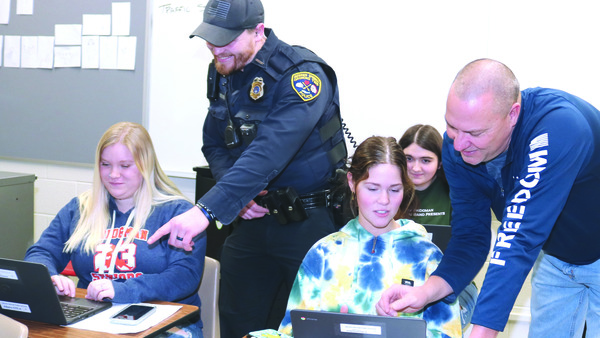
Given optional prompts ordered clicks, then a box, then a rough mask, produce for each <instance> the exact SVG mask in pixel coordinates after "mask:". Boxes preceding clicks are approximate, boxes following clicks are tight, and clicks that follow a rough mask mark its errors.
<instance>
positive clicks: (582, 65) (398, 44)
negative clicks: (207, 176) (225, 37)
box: [148, 0, 600, 176]
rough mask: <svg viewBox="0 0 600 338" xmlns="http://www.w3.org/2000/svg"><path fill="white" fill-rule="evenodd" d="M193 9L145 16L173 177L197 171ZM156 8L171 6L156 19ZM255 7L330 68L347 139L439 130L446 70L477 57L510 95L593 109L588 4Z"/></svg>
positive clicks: (596, 96)
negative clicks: (529, 90) (545, 95)
mask: <svg viewBox="0 0 600 338" xmlns="http://www.w3.org/2000/svg"><path fill="white" fill-rule="evenodd" d="M205 3H206V1H204V0H202V1H200V0H173V1H166V0H154V4H153V6H151V11H152V13H150V16H151V20H150V22H151V23H150V24H151V27H150V31H151V32H150V34H149V40H150V41H149V43H148V48H149V51H148V62H149V63H148V65H149V66H148V71H149V77H148V87H149V91H148V92H149V100H148V102H149V106H148V112H149V114H148V116H149V121H148V122H149V129H150V133H151V134H152V137H153V140H154V142H155V147H156V148H157V152H158V155H159V158H160V161H161V164H162V165H163V169H165V170H167V171H169V172H171V173H180V174H182V175H183V176H185V175H186V173H187V175H189V176H193V171H192V168H193V167H194V166H198V165H204V164H206V161H205V159H204V157H203V155H202V153H201V150H200V148H201V143H202V134H201V130H202V124H203V122H204V116H205V114H206V109H207V107H208V101H207V99H206V90H205V86H206V69H207V67H208V63H209V62H210V60H211V59H212V57H211V55H210V54H209V52H208V50H207V48H206V45H205V44H204V41H203V40H201V39H199V38H194V39H189V38H188V35H189V34H190V33H191V32H192V31H193V30H194V29H195V28H196V27H197V26H198V25H199V24H200V22H201V20H202V11H203V7H204V5H205ZM165 4H170V5H171V7H172V8H180V9H181V10H179V11H173V12H165V11H164V5H165ZM263 5H264V7H265V24H266V26H267V27H270V28H273V29H274V32H275V33H276V34H277V36H278V37H279V38H280V39H282V40H284V41H286V42H288V43H290V44H300V45H303V46H305V47H307V48H309V49H311V50H313V51H314V52H316V53H317V54H318V55H319V56H321V57H322V58H323V59H325V61H327V62H328V63H329V64H330V65H331V66H332V67H333V68H334V69H335V70H336V72H337V75H338V79H339V87H340V100H341V109H342V117H343V119H344V121H345V122H346V123H347V124H348V127H349V128H350V130H351V132H352V134H353V135H354V137H355V139H356V140H357V141H358V142H361V141H362V140H364V139H365V138H367V137H369V136H371V135H385V136H388V135H389V136H394V137H396V138H399V137H400V136H401V135H402V133H403V132H404V130H406V129H407V128H408V127H410V126H411V125H413V124H416V123H427V124H431V125H433V126H435V127H436V128H438V130H440V132H443V131H444V128H445V124H444V111H445V102H446V95H447V92H448V89H449V86H450V84H451V82H452V80H453V78H454V76H455V74H456V73H457V72H458V71H459V70H460V68H461V67H462V66H464V65H465V64H466V63H468V62H469V61H472V60H474V59H477V58H481V57H490V58H494V59H497V60H499V61H502V62H504V63H505V64H507V65H508V66H509V67H510V68H511V69H512V70H513V71H514V72H515V74H516V75H517V77H518V79H519V80H520V82H521V87H522V88H526V87H534V86H543V87H553V88H558V89H563V90H566V91H570V92H572V93H573V94H575V95H578V96H580V97H582V98H584V99H586V100H588V101H589V102H591V103H592V104H594V105H596V106H597V107H600V81H598V79H600V62H599V60H600V39H599V38H598V34H599V33H600V20H598V19H597V15H598V13H599V11H598V10H599V9H600V5H598V4H597V1H595V0H576V1H570V2H565V1H563V0H549V1H541V0H527V1H517V0H508V1H491V0H488V1H480V0H470V1H464V0H459V1H447V0H430V1H397V0H396V1H392V0H382V1H364V0H363V1H358V0H305V1H301V2H300V1H290V0H263ZM161 6H163V7H161ZM161 8H162V9H163V11H162V12H161V11H160V10H159V9H161ZM184 8H185V10H183V9H184Z"/></svg>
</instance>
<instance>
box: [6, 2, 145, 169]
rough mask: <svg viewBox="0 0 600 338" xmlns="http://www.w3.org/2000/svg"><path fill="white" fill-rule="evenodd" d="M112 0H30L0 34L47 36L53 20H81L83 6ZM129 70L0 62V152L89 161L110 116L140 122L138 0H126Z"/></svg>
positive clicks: (97, 9) (96, 8) (101, 8)
mask: <svg viewBox="0 0 600 338" xmlns="http://www.w3.org/2000/svg"><path fill="white" fill-rule="evenodd" d="M111 4H112V1H107V0H94V1H79V0H43V1H35V4H34V15H16V14H15V6H16V1H12V4H11V6H12V8H11V13H10V22H9V24H8V25H0V35H20V36H53V35H54V25H55V24H81V23H82V15H83V14H111V11H112V7H111ZM130 35H131V36H136V37H137V50H136V67H135V71H126V70H103V69H100V70H99V69H81V68H55V69H25V68H6V67H0V156H6V157H14V158H24V159H38V160H52V161H64V162H75V163H93V162H94V151H95V148H96V144H97V143H98V140H99V138H100V136H101V135H102V133H103V132H104V131H105V130H106V129H107V128H108V127H109V126H110V125H112V124H114V123H115V122H118V121H132V122H138V123H142V121H143V117H144V73H145V71H144V50H145V37H146V1H131V31H130Z"/></svg>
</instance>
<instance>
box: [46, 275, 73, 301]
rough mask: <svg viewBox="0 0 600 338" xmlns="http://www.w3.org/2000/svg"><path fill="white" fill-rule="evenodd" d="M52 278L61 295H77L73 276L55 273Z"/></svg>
mask: <svg viewBox="0 0 600 338" xmlns="http://www.w3.org/2000/svg"><path fill="white" fill-rule="evenodd" d="M50 278H51V279H52V284H54V289H56V293H57V294H58V295H59V296H69V297H75V282H73V280H72V279H71V278H69V277H67V276H63V275H54V276H52V277H50Z"/></svg>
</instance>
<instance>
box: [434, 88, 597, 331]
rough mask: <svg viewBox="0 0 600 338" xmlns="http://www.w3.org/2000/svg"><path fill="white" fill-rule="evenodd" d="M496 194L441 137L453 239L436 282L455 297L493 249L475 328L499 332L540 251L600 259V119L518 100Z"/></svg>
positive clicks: (576, 101)
mask: <svg viewBox="0 0 600 338" xmlns="http://www.w3.org/2000/svg"><path fill="white" fill-rule="evenodd" d="M521 96H522V102H521V113H520V116H519V120H518V122H517V124H516V126H515V129H514V130H513V133H512V137H511V141H510V145H509V148H508V150H507V152H506V163H505V165H504V167H503V168H502V172H501V173H502V185H500V184H499V183H498V182H497V181H496V180H495V179H494V178H493V177H492V176H491V175H490V174H488V172H487V169H486V165H485V163H481V164H478V165H475V166H473V165H469V164H467V163H465V162H464V161H463V160H462V158H461V155H460V153H459V152H457V151H455V150H454V145H453V140H452V139H450V138H449V137H448V136H447V135H445V136H444V148H443V155H442V159H443V166H444V170H445V173H446V177H447V179H448V183H449V185H450V198H451V200H452V208H453V212H452V223H451V225H452V239H451V241H450V244H449V245H448V248H447V250H446V252H445V254H444V258H443V259H442V262H441V263H440V265H439V267H438V269H437V270H436V271H435V273H434V275H438V276H440V277H442V278H443V279H444V280H446V281H447V282H448V283H449V284H450V286H451V287H452V289H453V290H454V291H455V293H456V294H458V293H459V292H460V291H461V290H462V289H463V288H464V287H465V286H466V285H467V284H468V283H469V282H470V281H471V280H472V279H473V278H474V277H475V276H476V274H477V273H478V272H479V270H480V268H481V267H482V265H483V263H484V262H485V260H486V258H487V256H488V253H489V245H490V241H491V229H490V223H491V212H490V209H491V210H492V211H493V212H494V214H495V215H496V217H497V219H498V220H500V222H501V223H502V224H501V227H500V228H499V230H498V236H497V241H496V242H495V244H494V247H493V252H492V254H491V257H490V262H489V263H490V264H489V268H488V271H487V274H486V278H485V282H484V284H483V286H482V289H481V293H480V295H479V298H478V301H477V306H476V308H475V313H474V315H473V318H472V320H471V322H472V323H473V324H477V325H481V326H485V327H488V328H491V329H494V330H497V331H502V330H503V329H504V326H505V325H506V322H507V321H508V317H509V315H510V311H511V309H512V307H513V304H514V302H515V299H516V298H517V295H518V294H519V291H520V290H521V286H522V284H523V282H524V281H525V278H526V277H527V275H528V273H529V271H530V270H531V268H532V266H533V264H534V262H535V260H536V258H537V256H538V254H539V253H540V250H542V249H543V250H544V253H546V254H549V255H552V256H554V257H557V258H559V259H561V260H563V261H565V262H567V263H571V264H579V265H581V264H589V263H592V262H594V261H596V260H598V259H599V258H600V245H598V240H599V239H600V225H599V224H598V221H597V220H598V219H600V208H599V207H598V206H597V201H598V199H599V197H600V177H599V175H600V112H599V111H598V110H597V109H596V108H594V107H593V106H591V105H590V104H589V103H587V102H585V101H583V100H581V99H580V98H578V97H576V96H573V95H571V94H568V93H565V92H562V91H558V90H554V89H546V88H533V89H526V90H524V91H522V92H521Z"/></svg>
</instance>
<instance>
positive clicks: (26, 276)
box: [0, 258, 112, 325]
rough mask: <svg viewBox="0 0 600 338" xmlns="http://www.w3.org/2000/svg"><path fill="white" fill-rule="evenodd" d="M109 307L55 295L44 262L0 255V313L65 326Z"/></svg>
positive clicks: (99, 303) (103, 303) (110, 304)
mask: <svg viewBox="0 0 600 338" xmlns="http://www.w3.org/2000/svg"><path fill="white" fill-rule="evenodd" d="M111 306H112V303H110V302H95V301H91V300H88V299H84V298H71V297H64V296H58V295H57V294H56V290H55V289H54V285H53V284H52V279H50V273H49V272H48V268H46V266H45V265H43V264H39V263H33V262H25V261H20V260H13V259H7V258H0V313H2V314H3V315H6V316H8V317H13V318H22V319H27V320H34V321H38V322H44V323H50V324H58V325H68V324H72V323H75V322H77V321H80V320H82V319H84V318H87V317H90V316H91V315H93V314H96V313H98V312H100V311H103V310H106V309H108V308H110V307H111ZM63 309H64V310H63Z"/></svg>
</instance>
